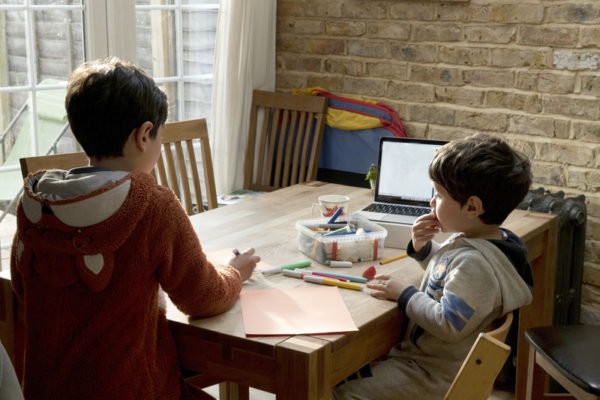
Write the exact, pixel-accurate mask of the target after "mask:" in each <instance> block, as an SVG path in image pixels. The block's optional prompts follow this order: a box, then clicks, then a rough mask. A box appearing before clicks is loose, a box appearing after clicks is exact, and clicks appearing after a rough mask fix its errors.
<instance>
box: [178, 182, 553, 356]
mask: <svg viewBox="0 0 600 400" xmlns="http://www.w3.org/2000/svg"><path fill="white" fill-rule="evenodd" d="M321 194H345V195H348V196H349V197H350V205H349V212H350V213H352V212H355V211H358V210H360V209H361V208H362V207H363V206H365V205H366V204H368V203H369V202H371V201H372V200H373V196H372V193H371V191H370V190H369V189H365V188H358V187H351V186H345V185H338V184H332V183H323V182H309V183H305V184H300V185H294V186H290V187H287V188H284V189H280V190H277V191H274V192H270V193H266V194H264V195H261V196H258V197H256V198H252V199H248V200H245V201H242V202H239V203H236V204H232V205H228V206H225V207H221V208H218V209H214V210H211V211H208V212H204V213H201V214H197V215H194V216H192V217H190V219H191V221H192V224H193V226H194V229H195V230H196V232H197V234H198V236H199V238H200V242H201V244H202V246H203V248H204V250H206V251H212V250H220V249H225V248H232V247H235V248H238V249H240V250H242V249H245V248H247V247H254V248H255V249H256V252H257V254H259V255H260V256H261V258H262V260H263V261H265V262H267V263H268V264H271V265H273V266H276V265H284V264H290V263H293V262H298V261H303V260H310V258H309V257H307V256H305V255H304V254H302V253H301V252H300V251H299V249H298V239H297V230H296V228H295V223H296V221H298V220H303V219H310V218H311V208H312V203H313V202H316V201H317V197H318V196H319V195H321ZM545 216H546V214H540V213H530V212H526V211H521V210H515V211H514V212H513V213H512V214H511V215H510V216H509V218H508V219H507V221H506V223H505V224H504V226H506V227H507V228H509V229H511V230H512V231H513V232H515V233H516V234H517V235H519V236H521V237H522V238H523V239H524V240H526V239H527V238H528V237H533V236H534V235H536V232H537V230H539V229H542V226H543V225H544V224H545V223H546V221H547V218H546V217H545ZM403 252H404V251H403V250H400V249H392V248H386V249H385V250H384V254H383V256H382V257H381V258H388V257H392V256H395V255H398V254H401V253H403ZM312 261H313V265H312V266H311V267H310V268H309V269H315V270H316V269H321V270H324V269H327V268H328V267H327V266H324V265H321V264H319V263H317V262H316V261H314V260H312ZM370 265H374V266H375V268H376V269H377V272H378V273H389V274H391V275H394V276H404V277H406V278H407V279H409V280H410V281H411V282H413V283H414V284H415V285H417V286H418V284H419V282H420V280H421V277H422V274H423V271H422V270H421V268H420V267H419V266H418V264H417V263H416V261H414V260H412V259H410V258H404V259H402V260H399V261H395V262H393V263H389V264H385V265H380V264H379V262H378V261H376V262H373V261H367V262H361V263H354V265H353V267H351V268H343V271H341V270H340V269H339V268H337V269H335V271H334V272H336V271H337V272H342V273H347V274H351V275H359V276H360V275H361V274H362V272H363V271H364V270H365V269H366V268H367V267H368V266H370ZM331 270H332V271H333V270H334V269H333V268H332V269H331ZM306 285H310V283H306V282H303V281H302V280H299V279H294V278H290V277H285V276H283V275H281V274H275V275H269V276H263V275H262V274H260V273H255V274H254V275H253V277H252V278H251V279H249V280H248V281H246V282H245V283H244V285H243V290H252V289H267V288H293V287H300V286H306ZM340 293H341V295H342V298H343V299H344V301H345V303H346V305H347V307H348V309H349V311H350V313H351V315H352V318H353V320H354V322H355V324H356V325H357V327H358V328H359V329H361V327H362V326H364V325H365V324H367V323H369V322H372V320H373V319H374V318H376V317H377V316H378V315H382V314H386V313H388V312H397V307H396V303H395V302H392V301H384V300H380V299H376V298H374V297H372V296H370V295H369V294H368V293H366V292H357V291H354V290H345V289H340ZM168 317H169V319H170V320H172V321H176V322H181V323H184V324H189V325H190V326H194V327H196V328H199V329H201V330H202V331H206V330H208V331H212V332H219V333H222V334H225V335H228V336H233V337H238V338H240V339H242V338H243V339H244V340H249V341H254V342H257V343H263V344H266V345H275V344H277V343H278V342H280V341H282V340H285V337H251V338H246V337H245V332H244V325H243V320H242V315H241V306H240V302H239V301H238V302H237V303H236V304H235V305H234V306H233V308H232V309H231V310H229V311H228V312H226V313H224V314H221V315H217V316H215V317H211V318H196V319H194V318H190V317H188V316H186V315H184V314H182V313H181V312H179V311H178V310H177V309H175V308H174V307H173V306H172V305H171V306H170V307H169V310H168ZM344 336H345V335H323V336H319V337H320V338H323V339H325V340H327V341H329V342H331V343H332V344H333V345H334V346H335V345H336V344H338V343H343V342H344V340H343V338H344Z"/></svg>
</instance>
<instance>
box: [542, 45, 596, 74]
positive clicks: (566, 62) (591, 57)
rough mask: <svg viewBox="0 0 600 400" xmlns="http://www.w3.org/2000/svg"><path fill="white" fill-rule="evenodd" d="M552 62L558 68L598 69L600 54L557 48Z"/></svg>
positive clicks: (572, 69)
mask: <svg viewBox="0 0 600 400" xmlns="http://www.w3.org/2000/svg"><path fill="white" fill-rule="evenodd" d="M552 62H553V63H554V67H555V68H557V69H568V70H571V71H574V70H582V69H591V70H597V69H598V67H599V65H600V54H598V53H594V52H589V51H574V50H555V51H554V54H553V56H552Z"/></svg>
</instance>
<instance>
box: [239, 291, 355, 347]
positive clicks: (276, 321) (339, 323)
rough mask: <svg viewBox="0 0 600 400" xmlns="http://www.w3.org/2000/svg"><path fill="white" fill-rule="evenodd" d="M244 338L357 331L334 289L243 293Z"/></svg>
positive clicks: (337, 292)
mask: <svg viewBox="0 0 600 400" xmlns="http://www.w3.org/2000/svg"><path fill="white" fill-rule="evenodd" d="M240 300H241V306H242V317H243V319H244V329H245V332H246V336H288V335H316V334H335V333H343V332H350V331H356V330H358V328H357V327H356V325H355V324H354V321H353V320H352V316H351V315H350V312H349V311H348V308H347V307H346V304H345V303H344V300H343V299H342V297H341V296H340V292H339V289H338V288H337V287H324V286H315V287H302V288H293V289H264V290H249V289H247V290H242V292H241V294H240Z"/></svg>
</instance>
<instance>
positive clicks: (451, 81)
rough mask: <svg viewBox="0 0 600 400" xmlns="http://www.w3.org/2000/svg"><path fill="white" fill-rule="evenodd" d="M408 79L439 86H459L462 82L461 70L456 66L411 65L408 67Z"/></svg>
mask: <svg viewBox="0 0 600 400" xmlns="http://www.w3.org/2000/svg"><path fill="white" fill-rule="evenodd" d="M410 79H411V80H412V81H418V82H428V83H432V84H436V85H440V86H447V85H450V86H461V85H463V84H464V81H463V78H462V74H461V71H460V70H459V69H457V68H441V67H426V66H421V65H413V66H411V68H410Z"/></svg>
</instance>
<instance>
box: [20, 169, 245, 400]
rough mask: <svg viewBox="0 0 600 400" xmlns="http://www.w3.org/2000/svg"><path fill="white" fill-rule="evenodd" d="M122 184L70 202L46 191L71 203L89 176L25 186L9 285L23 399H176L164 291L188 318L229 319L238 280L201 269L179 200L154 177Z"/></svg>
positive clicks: (43, 176)
mask: <svg viewBox="0 0 600 400" xmlns="http://www.w3.org/2000/svg"><path fill="white" fill-rule="evenodd" d="M121 174H122V175H120V176H119V179H118V180H116V181H108V184H106V185H104V186H102V187H100V188H98V189H94V190H92V191H91V192H89V193H86V194H82V195H76V196H75V197H66V198H65V197H63V199H56V195H55V194H51V193H44V191H43V189H41V187H42V186H46V185H41V184H40V185H38V184H39V183H40V181H43V182H46V183H48V182H50V184H51V185H50V187H60V189H61V190H59V192H61V193H64V190H62V189H64V188H69V187H70V186H69V185H71V187H72V186H77V183H74V182H79V184H80V185H81V184H82V182H83V181H82V179H85V178H86V177H87V178H89V176H86V175H85V174H83V175H82V178H81V179H78V176H77V175H74V174H72V173H71V172H66V171H58V170H53V171H47V172H39V173H37V174H35V175H30V176H29V177H28V178H27V179H26V180H25V191H24V194H23V197H22V199H21V202H20V204H19V207H18V210H17V225H18V226H17V234H16V235H15V239H14V244H13V251H12V258H11V274H12V282H13V286H14V290H15V292H16V293H17V296H18V297H19V298H20V300H21V302H22V304H23V308H24V318H25V332H26V335H25V339H24V340H25V355H24V366H23V369H24V370H23V390H24V394H25V398H26V399H36V400H44V399H88V400H92V399H103V400H104V399H121V400H127V399H145V400H147V399H161V400H170V399H179V398H180V385H181V377H180V372H179V366H178V357H177V351H176V347H175V343H174V340H173V337H172V336H171V333H170V331H169V328H168V325H167V319H166V316H165V309H164V305H163V306H159V285H160V288H162V289H163V290H164V291H165V292H166V293H167V294H168V295H169V297H170V298H171V300H172V302H173V303H174V304H175V305H176V306H177V307H178V308H179V309H180V310H181V311H182V312H184V313H186V314H188V315H193V316H211V315H215V314H219V313H222V312H224V311H226V310H228V309H229V308H230V307H231V306H232V305H233V304H234V303H235V301H236V299H237V297H238V295H239V292H240V290H241V287H242V281H241V277H240V275H239V273H238V272H237V270H235V269H234V268H232V267H230V266H217V267H215V266H213V265H212V264H211V263H210V262H209V261H208V260H207V259H206V255H205V254H204V253H203V252H202V249H201V246H200V242H199V240H198V237H197V236H196V234H195V232H194V230H193V228H192V225H191V223H190V220H189V218H188V216H187V214H186V213H185V211H184V210H183V208H182V207H181V205H180V203H179V201H178V200H177V198H176V197H175V195H174V194H173V193H172V192H171V191H170V190H169V189H166V188H164V187H162V186H158V185H157V184H156V183H155V181H154V179H153V178H152V177H151V176H150V175H147V174H144V173H139V172H134V173H130V174H127V175H126V173H121ZM53 185H54V186H53ZM57 185H58V186H57ZM83 185H84V186H85V182H83ZM38 186H39V187H38ZM76 189H78V188H77V187H76ZM75 192H77V190H75Z"/></svg>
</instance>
